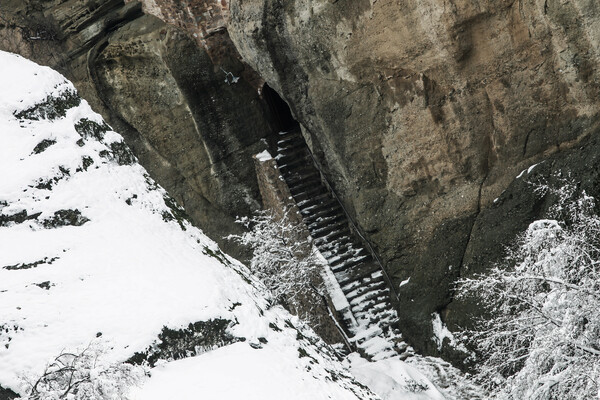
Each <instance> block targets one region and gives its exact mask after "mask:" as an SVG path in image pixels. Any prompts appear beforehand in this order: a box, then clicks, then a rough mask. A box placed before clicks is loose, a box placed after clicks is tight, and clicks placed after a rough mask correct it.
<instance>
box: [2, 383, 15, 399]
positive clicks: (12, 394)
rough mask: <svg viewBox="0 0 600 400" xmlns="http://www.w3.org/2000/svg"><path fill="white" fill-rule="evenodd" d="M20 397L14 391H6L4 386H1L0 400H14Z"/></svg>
mask: <svg viewBox="0 0 600 400" xmlns="http://www.w3.org/2000/svg"><path fill="white" fill-rule="evenodd" d="M18 397H19V395H17V394H16V393H15V392H13V391H12V390H10V389H4V388H3V387H2V386H0V400H12V399H16V398H18Z"/></svg>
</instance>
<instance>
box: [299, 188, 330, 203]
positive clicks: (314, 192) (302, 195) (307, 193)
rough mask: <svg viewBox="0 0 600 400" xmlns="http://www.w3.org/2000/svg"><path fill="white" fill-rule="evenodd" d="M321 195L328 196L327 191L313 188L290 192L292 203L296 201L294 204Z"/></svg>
mask: <svg viewBox="0 0 600 400" xmlns="http://www.w3.org/2000/svg"><path fill="white" fill-rule="evenodd" d="M321 195H326V196H329V193H328V192H327V189H325V188H324V187H322V186H315V187H313V188H310V189H307V190H304V191H297V192H292V197H293V198H294V201H296V203H299V202H302V201H306V200H311V199H314V198H315V197H319V196H321Z"/></svg>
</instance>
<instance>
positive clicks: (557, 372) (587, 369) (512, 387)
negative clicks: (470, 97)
mask: <svg viewBox="0 0 600 400" xmlns="http://www.w3.org/2000/svg"><path fill="white" fill-rule="evenodd" d="M536 191H538V192H542V193H543V194H546V193H550V194H552V195H554V196H555V197H556V198H557V199H558V202H557V204H556V205H555V206H553V207H552V208H551V210H550V213H549V214H550V215H549V217H550V218H552V219H543V220H538V221H535V222H533V223H532V224H530V225H529V227H528V229H527V230H526V231H525V232H524V233H523V234H522V235H521V236H520V237H519V238H518V240H517V243H516V245H515V246H514V247H512V249H511V250H509V251H508V255H507V257H506V259H505V260H504V261H503V262H502V263H500V264H499V265H497V266H496V267H494V268H493V269H492V270H491V271H489V272H488V273H486V274H484V275H481V276H478V277H476V278H473V279H464V280H463V281H462V282H461V286H460V289H461V290H460V291H459V294H460V295H462V296H466V295H468V296H476V297H478V298H479V299H480V300H481V304H482V305H483V306H485V307H486V309H487V311H488V313H489V317H488V318H487V319H485V320H482V321H481V325H480V328H479V329H478V330H476V331H475V332H468V333H469V334H470V335H472V336H471V338H472V341H473V344H474V345H475V347H476V348H477V350H478V351H479V354H480V370H479V374H478V379H479V380H480V381H481V382H482V383H484V384H485V385H486V386H487V387H488V388H489V389H490V394H489V397H490V398H496V399H514V400H517V399H518V400H521V399H529V400H535V399H540V400H541V399H591V398H596V396H598V389H599V383H600V382H599V379H600V312H599V310H600V218H599V217H598V215H597V214H596V212H595V209H596V203H595V200H594V199H593V198H592V197H590V196H587V195H586V194H585V192H584V193H578V192H577V190H576V187H575V186H574V185H572V184H568V183H565V186H563V187H561V188H560V189H552V188H550V187H548V186H547V185H538V186H537V187H536Z"/></svg>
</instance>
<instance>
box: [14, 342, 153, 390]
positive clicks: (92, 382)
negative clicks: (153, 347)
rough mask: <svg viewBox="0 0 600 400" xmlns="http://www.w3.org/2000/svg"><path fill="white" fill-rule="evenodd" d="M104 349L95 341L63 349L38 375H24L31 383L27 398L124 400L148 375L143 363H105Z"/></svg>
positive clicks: (28, 383)
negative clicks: (75, 350)
mask: <svg viewBox="0 0 600 400" xmlns="http://www.w3.org/2000/svg"><path fill="white" fill-rule="evenodd" d="M102 353H103V349H102V347H101V346H100V344H99V343H92V344H90V345H89V346H88V347H86V348H85V349H83V350H81V351H77V352H66V351H63V352H61V353H60V354H59V355H58V356H57V357H56V358H54V360H52V361H51V362H50V363H49V364H48V365H47V366H46V368H45V370H44V372H43V373H42V374H41V375H40V376H38V377H35V378H31V377H29V378H27V377H26V378H23V380H24V381H25V383H26V385H27V386H28V390H27V393H28V394H27V396H26V397H25V398H24V399H27V400H58V399H72V400H122V399H127V392H128V391H129V388H130V387H131V386H132V385H136V384H138V383H139V382H141V380H142V379H143V377H144V376H145V374H146V369H145V367H143V366H139V365H131V364H114V365H106V364H104V363H103V362H102V361H101V355H102Z"/></svg>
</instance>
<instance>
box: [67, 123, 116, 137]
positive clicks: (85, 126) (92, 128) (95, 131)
mask: <svg viewBox="0 0 600 400" xmlns="http://www.w3.org/2000/svg"><path fill="white" fill-rule="evenodd" d="M75 130H76V131H77V133H79V134H80V135H81V137H82V138H84V139H86V140H87V139H90V138H93V139H96V140H102V139H104V134H105V133H106V132H107V131H108V130H110V127H109V126H108V125H106V124H103V125H100V124H99V123H97V122H95V121H92V120H90V119H87V118H82V119H80V120H79V121H78V122H77V123H76V124H75Z"/></svg>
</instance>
